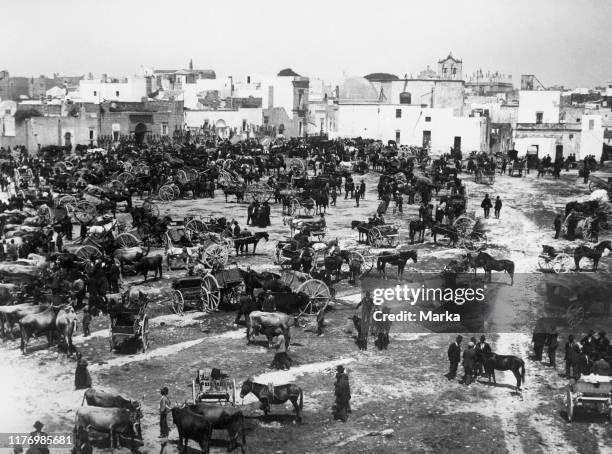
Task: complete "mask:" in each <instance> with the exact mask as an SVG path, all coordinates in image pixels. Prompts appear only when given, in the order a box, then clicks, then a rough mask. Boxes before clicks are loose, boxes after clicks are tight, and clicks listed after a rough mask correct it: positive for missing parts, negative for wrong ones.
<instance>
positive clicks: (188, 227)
mask: <svg viewBox="0 0 612 454" xmlns="http://www.w3.org/2000/svg"><path fill="white" fill-rule="evenodd" d="M207 231H208V228H207V227H206V224H204V223H203V222H202V221H200V220H199V219H192V220H191V221H189V222H187V224H185V236H186V237H187V239H188V240H189V241H191V242H192V243H193V242H194V240H195V239H196V237H197V236H198V235H200V234H202V233H205V232H207Z"/></svg>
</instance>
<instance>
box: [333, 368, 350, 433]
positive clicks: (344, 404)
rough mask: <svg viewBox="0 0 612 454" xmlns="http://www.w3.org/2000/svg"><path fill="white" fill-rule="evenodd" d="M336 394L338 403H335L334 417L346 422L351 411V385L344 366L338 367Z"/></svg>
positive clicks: (335, 385)
mask: <svg viewBox="0 0 612 454" xmlns="http://www.w3.org/2000/svg"><path fill="white" fill-rule="evenodd" d="M334 395H335V397H336V403H335V405H334V419H339V420H341V421H342V422H346V420H347V419H348V413H350V412H351V404H350V401H351V386H350V384H349V378H348V374H347V373H346V372H345V371H344V367H343V366H337V367H336V383H335V384H334Z"/></svg>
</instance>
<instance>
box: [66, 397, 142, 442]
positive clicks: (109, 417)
mask: <svg viewBox="0 0 612 454" xmlns="http://www.w3.org/2000/svg"><path fill="white" fill-rule="evenodd" d="M135 418H136V415H135V414H134V413H133V412H130V411H129V410H128V409H126V408H103V407H80V408H79V409H78V410H77V412H76V423H75V427H74V431H75V433H76V434H79V433H81V431H86V432H89V430H90V429H93V430H96V431H98V432H104V433H108V434H110V445H111V448H112V447H113V446H116V445H117V439H118V436H119V435H122V436H124V437H128V438H130V439H131V440H134V439H135V438H137V435H136V432H135V430H134V425H135V423H136V419H135Z"/></svg>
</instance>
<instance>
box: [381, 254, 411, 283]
mask: <svg viewBox="0 0 612 454" xmlns="http://www.w3.org/2000/svg"><path fill="white" fill-rule="evenodd" d="M408 259H412V261H413V262H414V263H417V252H416V251H401V252H399V253H397V252H391V251H384V252H382V253H381V254H380V255H379V256H378V260H377V262H376V269H377V270H378V274H379V275H380V273H382V275H383V276H384V277H385V278H386V277H387V275H386V273H385V266H386V265H387V264H389V265H394V266H397V278H398V279H401V278H402V277H403V275H404V268H405V267H406V262H407V261H408Z"/></svg>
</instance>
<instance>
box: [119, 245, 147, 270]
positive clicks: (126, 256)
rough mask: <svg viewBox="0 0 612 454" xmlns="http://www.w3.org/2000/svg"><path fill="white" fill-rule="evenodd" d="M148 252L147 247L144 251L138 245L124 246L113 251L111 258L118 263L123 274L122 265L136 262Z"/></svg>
mask: <svg viewBox="0 0 612 454" xmlns="http://www.w3.org/2000/svg"><path fill="white" fill-rule="evenodd" d="M148 254H149V248H147V250H146V251H145V250H144V249H143V248H141V247H139V246H135V247H126V248H121V249H117V250H116V251H115V252H113V259H114V260H115V262H118V263H119V268H120V270H121V274H123V266H124V265H126V264H134V263H138V262H139V261H140V259H141V258H143V257H146V256H147V255H148Z"/></svg>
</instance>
